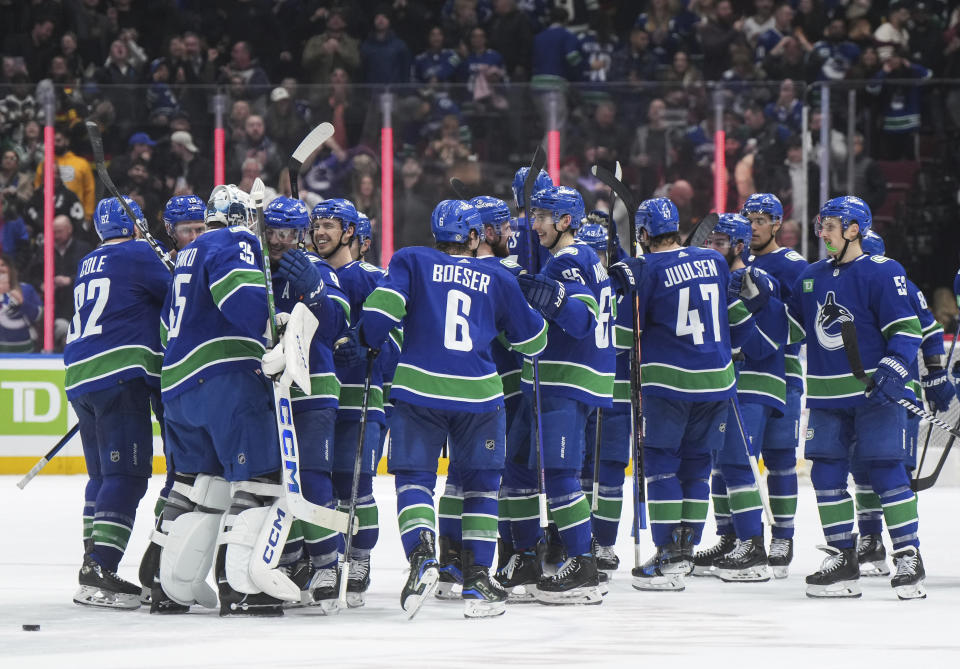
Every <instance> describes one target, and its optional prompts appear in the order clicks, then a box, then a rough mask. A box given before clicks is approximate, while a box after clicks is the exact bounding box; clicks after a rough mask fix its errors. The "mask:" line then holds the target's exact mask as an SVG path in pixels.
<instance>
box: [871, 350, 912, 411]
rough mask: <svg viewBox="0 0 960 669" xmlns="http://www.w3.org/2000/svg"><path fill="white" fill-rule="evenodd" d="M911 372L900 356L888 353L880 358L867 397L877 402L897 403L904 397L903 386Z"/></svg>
mask: <svg viewBox="0 0 960 669" xmlns="http://www.w3.org/2000/svg"><path fill="white" fill-rule="evenodd" d="M909 376H910V372H909V370H908V369H907V365H906V363H904V362H903V361H902V360H901V359H900V358H898V357H896V356H892V355H888V356H886V357H884V358H881V359H880V362H879V364H878V365H877V371H875V372H874V373H873V382H872V383H871V384H870V387H869V388H867V397H868V398H869V399H871V400H873V402H874V403H877V404H896V403H897V401H898V400H900V399H901V398H902V397H903V388H904V386H905V385H906V383H907V378H908V377H909Z"/></svg>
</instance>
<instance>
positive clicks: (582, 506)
mask: <svg viewBox="0 0 960 669" xmlns="http://www.w3.org/2000/svg"><path fill="white" fill-rule="evenodd" d="M546 484H547V504H548V505H549V507H550V512H551V513H552V515H553V521H554V522H555V523H556V524H557V529H558V530H559V531H560V538H561V539H562V540H563V545H564V548H566V549H567V555H570V556H575V555H583V554H585V553H589V552H590V539H591V537H592V533H591V529H590V505H589V504H588V503H587V498H586V497H585V496H584V494H583V490H581V488H580V479H579V478H578V477H577V472H576V470H572V469H548V470H547V471H546Z"/></svg>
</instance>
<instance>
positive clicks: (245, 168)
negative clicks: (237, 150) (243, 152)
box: [237, 157, 277, 204]
mask: <svg viewBox="0 0 960 669" xmlns="http://www.w3.org/2000/svg"><path fill="white" fill-rule="evenodd" d="M266 177H267V175H265V174H264V173H263V164H262V163H261V162H260V161H259V160H257V159H256V158H252V157H251V158H247V159H246V160H244V161H243V164H242V165H241V166H240V179H239V180H238V181H237V186H238V187H239V188H240V190H242V191H244V192H246V193H249V192H250V190H251V189H252V188H253V182H254V181H256V180H257V179H263V180H266ZM275 197H277V191H275V190H274V189H273V188H271V187H270V186H265V187H264V189H263V201H264V202H265V203H266V204H269V203H270V201H271V200H273V198H275Z"/></svg>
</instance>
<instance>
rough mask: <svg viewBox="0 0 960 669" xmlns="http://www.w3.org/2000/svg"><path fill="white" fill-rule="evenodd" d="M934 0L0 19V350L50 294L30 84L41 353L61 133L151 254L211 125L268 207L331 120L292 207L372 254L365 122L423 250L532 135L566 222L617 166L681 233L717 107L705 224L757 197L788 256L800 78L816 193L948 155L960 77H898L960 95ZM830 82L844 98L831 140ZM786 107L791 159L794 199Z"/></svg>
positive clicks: (73, 181) (13, 7)
mask: <svg viewBox="0 0 960 669" xmlns="http://www.w3.org/2000/svg"><path fill="white" fill-rule="evenodd" d="M956 4H957V3H949V4H948V3H947V2H945V1H944V0H915V1H911V2H904V1H902V0H648V1H647V0H393V1H392V2H386V3H379V4H378V3H376V2H350V1H347V0H0V55H2V71H0V205H2V206H0V253H2V254H3V255H2V256H0V293H2V296H0V332H2V329H3V322H4V321H3V319H5V318H14V319H16V318H19V319H27V318H28V315H36V314H37V313H38V312H37V310H35V309H28V308H26V305H25V298H24V291H23V290H20V289H18V288H17V286H18V285H19V286H30V287H31V288H30V290H29V291H27V292H30V293H31V294H33V295H34V297H35V298H36V296H37V295H42V293H43V291H44V290H47V289H48V288H49V287H47V286H45V285H44V282H43V256H42V236H43V200H44V198H43V189H42V174H43V165H42V163H43V158H44V151H43V125H44V124H45V123H46V122H47V121H48V120H50V119H47V118H46V116H45V114H46V111H45V110H46V107H45V100H44V91H45V90H48V89H49V88H51V87H50V84H51V83H52V91H53V109H54V112H53V113H54V118H53V119H52V121H53V122H54V124H55V143H54V148H55V157H56V162H57V167H58V170H57V174H56V176H57V178H56V180H55V186H54V188H55V193H54V202H55V209H56V212H55V213H56V218H55V220H54V246H55V264H56V268H55V273H54V274H55V279H54V284H55V285H54V286H53V288H52V289H53V290H54V291H55V300H54V302H55V305H56V314H55V316H56V318H57V319H58V325H59V331H60V332H63V331H65V326H66V322H67V321H68V320H69V318H70V317H71V316H72V311H73V306H72V281H73V275H74V274H75V271H76V269H75V267H76V260H77V259H79V258H80V257H82V256H83V255H84V254H85V253H86V252H87V251H89V249H90V248H91V246H92V245H95V244H96V243H97V242H98V240H97V238H96V234H95V233H94V232H93V229H92V226H91V220H90V218H91V215H92V213H93V209H94V206H95V203H96V200H97V197H98V196H99V195H101V194H102V191H101V188H102V187H101V186H100V184H99V183H98V182H97V180H95V179H94V176H93V174H94V171H93V169H92V165H91V162H90V161H91V160H92V155H91V151H90V146H89V141H88V139H87V136H86V131H85V127H84V121H87V120H93V121H95V122H96V123H97V124H98V125H99V127H100V129H101V132H102V134H103V136H104V140H105V148H106V153H107V157H108V160H109V171H110V174H111V176H112V177H113V180H114V181H115V183H116V184H117V185H118V187H119V189H120V190H121V191H122V192H124V193H127V194H129V195H131V196H132V197H134V198H135V199H136V200H137V201H138V202H139V203H140V204H141V207H142V209H143V211H144V212H145V215H146V216H147V218H148V219H149V223H150V225H151V227H152V229H153V231H154V233H155V235H156V236H157V237H158V238H160V239H161V240H163V238H164V237H165V232H164V230H163V226H162V224H161V222H160V213H161V211H162V209H163V206H164V204H165V202H166V201H167V199H168V198H169V197H170V196H172V195H176V194H183V193H191V192H195V193H198V194H200V195H201V196H202V197H206V196H207V195H208V194H209V192H210V189H211V188H212V186H213V182H214V163H213V136H214V133H213V128H214V119H215V113H216V111H217V109H219V110H220V111H221V112H222V116H223V126H224V129H225V134H226V153H225V158H226V162H225V170H226V181H227V182H228V183H230V182H233V183H237V184H238V185H240V187H241V188H244V189H248V188H249V187H250V185H251V184H252V182H253V181H254V179H256V178H258V177H260V178H262V179H263V180H264V181H265V183H266V184H267V186H268V189H269V190H270V191H273V192H276V193H289V192H290V183H289V175H288V174H287V172H286V170H285V169H284V166H285V165H286V162H287V157H288V156H289V155H290V153H291V151H292V150H293V148H294V147H295V146H296V145H297V144H298V143H299V141H300V140H301V139H302V138H303V136H304V135H305V134H306V133H307V131H308V130H309V129H310V128H312V127H314V126H315V125H316V124H317V123H319V122H322V121H329V122H331V123H333V125H334V127H335V129H336V132H335V134H334V136H333V138H332V139H331V141H330V142H328V144H327V146H326V148H325V149H324V150H323V151H322V152H321V153H320V155H319V156H318V157H317V158H316V160H314V161H312V162H311V164H309V165H305V166H304V168H305V169H304V173H303V175H302V176H301V182H300V193H301V197H303V198H304V199H305V200H306V201H307V204H308V205H309V206H312V205H313V204H315V203H316V202H318V201H320V200H321V199H322V198H326V197H334V196H339V197H348V198H351V199H352V200H353V201H354V202H355V203H356V204H357V208H358V209H359V210H362V211H364V212H366V213H367V214H368V216H369V217H370V219H371V222H372V224H373V226H374V234H375V236H376V235H377V233H378V230H379V225H380V218H381V212H380V207H381V200H380V185H381V165H380V151H379V145H380V129H381V127H382V126H383V125H384V123H385V120H386V119H387V113H385V109H388V110H389V120H390V122H391V125H392V127H393V129H394V131H393V136H394V148H395V153H394V157H393V160H394V166H393V167H394V169H393V173H394V209H395V218H394V225H395V228H394V229H395V245H396V246H398V247H399V246H405V245H412V244H426V243H430V242H431V240H430V237H429V226H428V225H427V224H426V222H427V220H428V218H429V214H430V211H431V210H432V208H433V206H434V204H435V203H436V202H437V201H438V200H440V199H443V198H446V197H452V192H451V191H450V189H449V186H448V182H449V179H450V178H451V177H454V176H455V177H458V178H460V179H461V180H462V181H463V182H464V183H465V184H466V185H467V188H468V189H469V190H470V191H471V192H470V194H471V195H474V194H480V193H486V194H494V195H498V196H499V197H502V198H504V199H506V200H510V199H511V197H510V196H509V179H510V176H511V175H512V174H513V172H514V171H515V169H516V168H517V167H519V166H520V165H521V164H524V163H527V162H528V161H529V157H530V154H531V153H532V150H533V148H534V147H535V146H536V145H537V143H545V142H544V135H545V132H546V131H547V130H548V129H551V128H553V129H556V130H559V136H560V152H561V153H560V155H561V161H560V169H559V173H558V175H557V176H558V180H559V182H560V183H562V184H565V185H570V186H575V187H577V188H579V189H580V190H581V192H583V194H584V197H585V199H586V201H587V205H588V208H591V207H600V208H604V207H608V206H609V194H608V191H607V189H606V188H605V187H604V186H603V185H602V184H600V183H599V182H598V181H597V180H596V179H595V178H594V177H593V176H592V175H591V174H590V171H589V167H590V166H591V165H592V164H594V163H601V164H604V165H607V166H610V165H612V164H613V162H614V161H620V162H621V164H622V165H623V167H624V180H625V181H627V182H628V183H629V184H630V185H631V186H632V187H633V189H634V190H635V192H636V194H637V195H638V196H639V197H650V196H652V195H667V196H669V197H671V198H672V199H673V200H674V201H675V202H676V203H677V205H678V207H679V209H680V212H681V215H682V217H683V221H684V225H685V226H691V225H692V224H693V223H694V222H695V221H696V220H698V219H699V218H700V217H702V216H703V215H704V214H705V213H707V212H708V211H710V209H711V207H712V206H713V202H714V194H713V184H714V169H715V166H714V145H713V136H714V130H715V129H716V128H715V114H714V109H715V105H716V102H717V100H720V101H721V103H722V105H723V108H724V112H723V126H724V130H725V131H726V146H725V151H726V168H727V171H728V179H727V182H728V184H729V191H728V193H727V209H728V210H731V211H732V210H736V209H737V208H738V207H739V204H740V203H741V202H742V201H743V199H744V198H745V197H746V196H747V195H749V194H750V193H752V192H755V191H769V192H774V193H777V194H778V195H779V196H780V197H781V199H782V200H783V202H784V205H785V208H786V217H787V219H789V220H788V221H787V223H786V224H785V225H784V226H783V231H782V235H783V237H784V240H783V241H784V243H786V244H787V245H793V246H797V247H798V248H799V246H800V226H799V224H798V221H797V218H798V215H799V212H800V210H801V206H800V204H801V201H802V199H803V198H804V197H806V198H807V204H808V205H809V212H810V215H811V216H813V215H815V213H816V210H817V208H818V205H819V189H818V188H819V187H818V184H819V177H818V172H817V170H818V167H817V160H818V157H819V143H820V127H821V123H822V121H823V119H822V117H821V114H820V111H819V110H820V106H819V99H820V95H821V91H822V87H821V84H822V83H823V82H832V83H833V85H835V86H836V88H832V89H831V90H832V91H833V97H832V101H833V104H832V105H831V107H830V114H831V121H832V127H833V130H832V132H831V133H830V144H829V148H828V151H829V154H830V157H831V164H832V168H831V178H830V184H829V187H830V191H831V195H833V194H837V193H841V192H846V190H847V186H848V183H850V182H851V181H852V183H853V184H854V185H855V192H856V193H857V194H858V195H860V196H862V197H863V198H864V199H865V200H866V201H867V202H868V203H869V204H870V205H871V206H872V207H874V208H880V207H882V206H883V204H884V201H885V199H886V196H887V192H886V190H887V187H886V179H885V178H884V175H883V174H882V173H881V171H880V168H879V167H878V164H877V160H878V159H880V160H908V161H911V160H915V159H917V158H919V157H922V156H921V155H920V154H922V153H923V151H922V142H921V138H920V136H921V132H923V133H926V134H928V135H932V136H934V137H944V138H948V139H950V138H952V140H950V141H954V140H955V139H956V137H957V136H958V134H960V81H958V82H957V84H956V85H952V86H951V85H950V84H949V83H946V84H942V85H922V86H914V85H911V82H910V81H906V80H920V81H921V82H922V80H931V79H932V80H934V81H939V80H945V79H950V78H956V77H960V8H958V7H957V6H956ZM888 80H890V81H891V82H893V83H886V82H887V81H888ZM843 81H856V82H861V83H859V84H856V85H855V89H856V91H857V99H856V105H857V106H856V118H855V125H856V130H857V135H856V141H855V142H853V144H852V145H849V143H848V138H847V135H846V129H847V90H848V88H845V87H843V86H842V85H840V84H841V83H842V82H843ZM718 96H719V97H718ZM804 104H806V105H808V106H809V107H810V109H811V114H810V119H809V120H810V123H809V127H810V137H809V138H808V141H809V143H810V145H811V146H812V149H813V150H812V151H810V152H809V153H808V156H809V158H810V160H809V163H808V170H809V172H808V174H807V175H806V177H807V178H806V179H804V173H803V165H804V163H803V146H804V138H803V137H802V136H801V109H802V108H803V106H804ZM948 143H949V142H946V143H945V144H944V145H945V146H946V145H947V144H948ZM918 151H919V153H918ZM851 152H852V154H853V160H852V166H853V170H854V172H853V175H852V178H851V177H850V176H849V175H848V157H849V155H850V153H851ZM804 183H806V186H807V188H806V191H807V192H806V193H804V192H803V191H804ZM377 248H378V247H377V246H375V247H374V252H373V257H372V258H371V259H372V260H373V261H377V259H378V258H377V252H376V249H377ZM955 260H956V259H955V258H951V259H950V262H951V263H952V264H953V265H955V264H956V263H955V262H954V261H955ZM5 268H6V271H5V273H4V269H5ZM37 299H39V298H37ZM0 339H2V336H0ZM35 345H36V337H35V338H34V346H35ZM3 346H4V344H3V342H0V351H2V350H5V349H4V348H3Z"/></svg>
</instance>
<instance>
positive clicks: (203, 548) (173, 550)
mask: <svg viewBox="0 0 960 669" xmlns="http://www.w3.org/2000/svg"><path fill="white" fill-rule="evenodd" d="M220 518H221V514H219V513H201V512H199V511H191V512H190V513H185V514H183V515H181V516H180V517H179V518H177V519H176V520H174V521H173V522H172V523H170V531H169V532H168V533H167V536H166V538H165V541H164V542H163V544H164V545H163V551H162V552H161V553H160V585H161V587H163V591H164V592H165V593H167V596H168V597H170V599H172V600H173V601H175V602H177V603H178V604H183V605H184V606H190V605H191V604H200V605H201V606H204V607H206V608H208V609H213V608H216V607H217V593H216V592H214V591H213V588H211V587H210V586H209V585H208V584H207V574H208V573H209V572H210V567H211V565H212V564H213V554H214V551H215V549H216V546H217V534H218V533H219V532H220Z"/></svg>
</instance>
